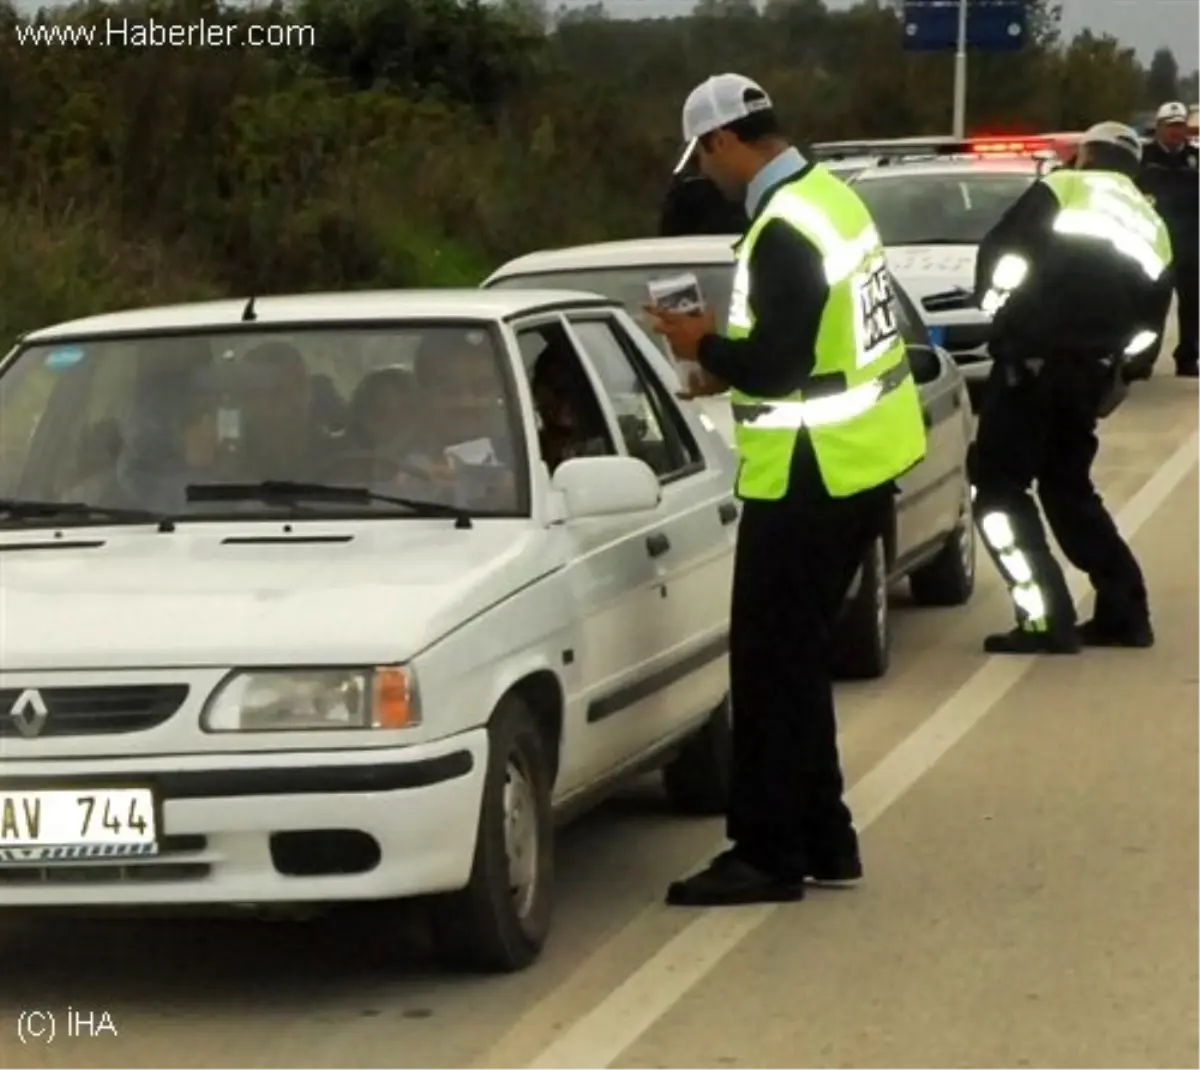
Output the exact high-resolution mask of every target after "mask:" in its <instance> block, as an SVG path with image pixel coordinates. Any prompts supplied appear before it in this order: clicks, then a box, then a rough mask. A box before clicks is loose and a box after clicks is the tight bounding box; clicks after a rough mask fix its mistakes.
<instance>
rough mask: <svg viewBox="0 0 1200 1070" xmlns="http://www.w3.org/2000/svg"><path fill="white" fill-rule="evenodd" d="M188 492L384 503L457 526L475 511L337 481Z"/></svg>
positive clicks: (196, 498) (191, 495) (467, 523)
mask: <svg viewBox="0 0 1200 1070" xmlns="http://www.w3.org/2000/svg"><path fill="white" fill-rule="evenodd" d="M186 493H187V500H188V501H189V502H265V503H267V504H268V505H270V504H280V505H295V504H298V503H299V502H303V501H309V502H335V503H337V504H339V505H341V504H346V505H354V504H363V505H366V504H368V503H370V502H384V503H386V504H387V505H399V506H401V507H403V508H405V509H409V510H411V511H412V512H414V513H416V514H417V515H418V516H444V517H448V518H449V519H451V520H453V521H454V522H455V524H454V526H455V527H456V528H469V527H471V526H472V524H471V514H470V513H469V512H468V511H467V510H466V509H461V508H459V507H458V506H457V505H445V504H443V503H442V502H427V501H422V500H421V499H420V498H404V497H400V496H398V495H395V494H380V493H379V492H378V491H374V490H371V488H370V487H355V486H341V485H339V484H336V483H299V482H294V481H292V480H287V479H267V480H263V482H261V483H189V484H188V486H187V491H186Z"/></svg>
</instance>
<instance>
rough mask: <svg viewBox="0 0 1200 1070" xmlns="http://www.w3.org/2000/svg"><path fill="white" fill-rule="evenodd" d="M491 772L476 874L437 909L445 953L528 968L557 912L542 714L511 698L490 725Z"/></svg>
mask: <svg viewBox="0 0 1200 1070" xmlns="http://www.w3.org/2000/svg"><path fill="white" fill-rule="evenodd" d="M488 744H489V745H488V770H487V777H486V779H485V781H484V786H483V800H482V804H481V806H480V813H479V830H478V833H477V835H476V842H475V859H474V862H473V864H472V868H471V879H470V882H469V883H468V884H467V886H466V887H465V888H464V889H463V890H462V891H459V892H453V893H451V894H449V895H445V896H441V897H439V898H438V899H436V900H434V902H433V904H432V907H431V919H430V920H431V922H432V925H433V932H434V937H435V940H436V942H437V945H438V949H439V951H440V952H441V953H442V954H443V956H444V957H445V958H446V959H447V960H448V961H449V962H450V963H452V964H453V965H455V966H458V967H460V968H463V969H468V970H472V971H479V972H486V973H511V972H514V971H516V970H522V969H525V967H527V966H529V965H530V964H532V963H533V962H534V961H535V960H536V959H537V957H538V956H539V955H540V954H541V951H542V948H543V946H544V945H545V942H546V938H547V936H548V935H549V932H550V924H551V919H552V916H553V912H554V821H553V814H552V811H551V805H550V795H551V785H552V779H553V778H552V774H551V763H550V761H549V757H548V755H547V753H546V742H545V740H544V739H543V737H542V734H541V732H539V730H538V723H537V719H536V718H535V717H534V715H533V713H532V711H531V710H530V709H529V707H528V706H527V705H526V704H525V703H524V701H522V700H521V699H520V698H519V697H518V696H516V695H508V696H506V697H505V698H504V699H503V700H502V701H501V702H500V704H499V706H497V707H496V711H495V713H493V715H492V719H491V722H490V723H489V724H488Z"/></svg>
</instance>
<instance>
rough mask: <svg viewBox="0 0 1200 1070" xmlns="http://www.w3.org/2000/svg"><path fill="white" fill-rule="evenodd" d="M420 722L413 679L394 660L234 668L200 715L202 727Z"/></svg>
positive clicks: (282, 728) (304, 728) (278, 728)
mask: <svg viewBox="0 0 1200 1070" xmlns="http://www.w3.org/2000/svg"><path fill="white" fill-rule="evenodd" d="M420 723H421V713H420V705H419V703H418V698H417V688H416V678H415V677H414V676H413V674H412V671H411V670H410V669H405V668H402V667H400V666H396V665H388V666H379V667H377V668H373V669H285V670H281V671H274V670H263V671H248V672H239V673H235V674H234V675H233V676H230V677H229V678H228V679H226V680H225V681H224V682H223V683H222V684H221V686H220V687H218V688H217V690H216V691H215V692H213V694H212V696H211V697H210V698H209V700H208V704H207V705H206V706H205V709H204V713H203V714H202V715H201V717H200V726H201V728H203V729H204V731H206V732H311V731H316V730H319V729H323V728H340V729H371V728H411V727H413V726H414V725H418V724H420Z"/></svg>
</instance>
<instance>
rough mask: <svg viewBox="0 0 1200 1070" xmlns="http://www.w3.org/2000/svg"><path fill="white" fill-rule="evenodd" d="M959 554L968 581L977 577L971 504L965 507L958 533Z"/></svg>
mask: <svg viewBox="0 0 1200 1070" xmlns="http://www.w3.org/2000/svg"><path fill="white" fill-rule="evenodd" d="M958 552H959V554H960V556H961V557H962V566H963V575H964V576H966V577H967V579H968V580H969V579H972V578H973V577H974V576H975V522H974V520H973V519H972V517H971V506H970V503H968V504H967V505H965V506H964V507H963V516H962V520H961V521H960V523H959V531H958Z"/></svg>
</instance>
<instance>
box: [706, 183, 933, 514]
mask: <svg viewBox="0 0 1200 1070" xmlns="http://www.w3.org/2000/svg"><path fill="white" fill-rule="evenodd" d="M776 219H778V220H781V221H783V222H785V223H786V224H787V225H788V226H791V227H794V228H795V229H796V230H797V231H799V232H800V234H802V235H803V236H804V237H805V238H807V239H808V240H809V241H810V242H812V244H813V245H814V246H815V247H816V248H817V249H818V250H819V251H820V253H821V256H822V258H823V260H824V265H825V277H826V279H827V281H828V283H829V296H828V298H827V299H826V302H825V308H824V310H823V312H822V315H821V319H820V324H819V327H818V331H817V342H816V363H815V365H814V367H813V371H812V373H811V375H810V377H809V378H808V379H807V380H806V381H805V382H804V383H803V384H802V385H801V387H800V389H798V390H796V391H795V392H793V393H792V394H790V395H788V396H787V397H784V398H758V397H753V396H751V395H749V394H745V393H743V392H742V391H739V390H731V391H730V401H731V402H732V406H733V419H734V428H735V431H734V433H735V439H736V443H737V449H738V453H739V455H740V459H741V466H740V470H739V473H738V482H737V493H738V495H739V496H740V497H742V498H748V499H762V500H767V501H770V500H778V499H780V498H782V497H783V496H784V495H785V494H787V490H788V483H789V481H790V478H791V470H792V456H793V454H794V452H795V449H796V443H797V441H798V439H799V436H800V435H801V433H805V434H807V435H809V436H810V438H811V442H812V448H813V453H814V455H815V456H816V462H817V467H818V469H819V471H820V473H821V478H822V480H823V481H824V483H825V487H826V488H827V490H828V491H829V494H830V495H831V496H832V497H835V498H844V497H848V496H850V495H852V494H857V493H859V492H861V491H865V490H869V489H871V488H872V487H878V486H882V485H883V484H885V483H888V482H889V481H891V480H893V479H895V478H896V477H897V476H899V475H901V474H903V473H904V472H906V471H908V470H909V469H910V468H912V466H913V465H915V464H916V463H917V462H918V461H920V460H921V459H922V458H923V457H924V456H925V449H926V440H925V424H924V421H923V418H922V414H921V402H920V397H919V395H918V393H917V387H916V383H915V382H914V381H913V378H912V373H911V371H910V369H909V366H908V360H907V357H906V355H905V348H904V340H903V338H901V336H900V333H899V330H898V328H897V322H896V315H895V308H894V305H893V301H894V297H893V292H892V285H891V276H890V275H889V273H888V269H887V263H886V261H885V259H884V251H883V246H882V243H881V242H880V239H879V234H878V232H877V231H876V229H875V225H874V223H873V222H872V221H871V216H870V214H869V213H868V211H867V209H866V206H865V205H864V204H863V203H862V201H861V200H860V199H859V197H858V195H857V194H856V193H855V192H854V191H853V190H852V189H850V187H849V186H847V185H846V184H845V183H843V182H842V181H841V180H840V179H838V178H836V177H834V175H833V174H832V173H831V172H829V171H827V170H826V169H825V168H823V167H821V166H820V165H818V166H816V167H814V168H812V169H811V170H810V171H809V172H807V173H806V174H805V175H804V176H803V177H801V178H797V179H795V180H793V181H792V182H789V183H787V184H786V185H783V186H780V187H779V188H778V189H776V190H775V192H774V193H772V194H771V195H770V197H769V199H768V201H767V203H766V204H765V205H764V206H763V207H762V209H761V210H760V212H759V214H758V215H757V216H756V217H755V219H754V221H753V222H752V223H751V225H750V229H749V231H747V233H746V237H745V238H744V239H743V241H742V243H741V246H740V247H739V250H738V260H737V266H736V268H735V271H734V284H733V295H732V298H731V301H730V309H729V323H728V327H727V330H726V335H727V336H728V337H729V338H734V339H736V338H744V337H746V336H747V335H748V334H750V332H751V331H753V329H754V316H753V313H752V311H751V296H752V295H751V294H750V292H749V287H750V258H751V257H752V255H753V253H754V245H755V242H756V241H757V240H758V236H759V235H760V234H761V233H762V229H763V227H765V226H766V225H767V224H768V223H769V222H771V221H772V220H776Z"/></svg>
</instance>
